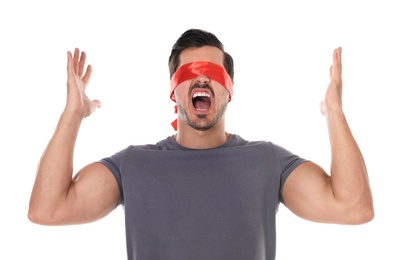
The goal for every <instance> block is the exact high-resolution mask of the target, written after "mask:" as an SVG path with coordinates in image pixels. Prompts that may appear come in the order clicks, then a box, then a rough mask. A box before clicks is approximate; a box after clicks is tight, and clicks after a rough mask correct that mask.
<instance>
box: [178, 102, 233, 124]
mask: <svg viewBox="0 0 400 260" xmlns="http://www.w3.org/2000/svg"><path fill="white" fill-rule="evenodd" d="M227 106H228V102H226V103H224V104H223V105H221V106H220V107H219V108H218V111H217V115H216V117H215V118H214V119H213V120H207V119H206V118H207V115H196V117H197V118H196V119H193V120H192V119H190V118H189V116H188V114H187V111H186V110H185V109H184V108H183V107H182V106H181V105H178V110H179V113H181V116H182V117H183V120H184V121H185V123H186V124H188V125H189V126H190V127H191V128H193V129H195V130H198V131H207V130H209V129H211V128H213V127H214V126H215V125H216V124H218V122H219V121H221V118H222V117H223V116H224V115H225V111H226V108H227Z"/></svg>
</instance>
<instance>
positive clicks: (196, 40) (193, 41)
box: [168, 29, 234, 80]
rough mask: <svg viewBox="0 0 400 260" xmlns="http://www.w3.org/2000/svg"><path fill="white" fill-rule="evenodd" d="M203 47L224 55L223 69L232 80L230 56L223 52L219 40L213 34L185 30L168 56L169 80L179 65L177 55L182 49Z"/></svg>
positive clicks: (232, 71)
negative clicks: (219, 51) (217, 49)
mask: <svg viewBox="0 0 400 260" xmlns="http://www.w3.org/2000/svg"><path fill="white" fill-rule="evenodd" d="M203 46H213V47H217V48H219V49H220V50H221V51H222V52H223V53H224V68H225V70H226V72H227V73H228V74H229V76H231V79H232V80H233V74H234V70H233V59H232V56H231V55H230V54H229V53H227V52H225V51H224V45H223V44H222V43H221V42H220V40H218V38H217V37H216V36H215V35H214V34H212V33H210V32H207V31H204V30H199V29H189V30H187V31H186V32H184V33H183V34H182V35H181V36H180V37H179V39H178V40H177V41H176V43H175V44H174V46H173V47H172V50H171V55H170V56H169V61H168V65H169V76H170V78H172V75H173V74H174V73H175V71H176V70H177V69H178V67H179V65H180V64H179V55H180V54H181V52H182V51H183V50H184V49H187V48H193V47H203Z"/></svg>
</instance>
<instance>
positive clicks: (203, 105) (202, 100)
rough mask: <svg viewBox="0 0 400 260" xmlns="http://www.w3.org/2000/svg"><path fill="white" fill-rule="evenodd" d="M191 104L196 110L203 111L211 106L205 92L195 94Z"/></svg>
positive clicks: (208, 95)
mask: <svg viewBox="0 0 400 260" xmlns="http://www.w3.org/2000/svg"><path fill="white" fill-rule="evenodd" d="M192 103H193V106H194V107H195V108H196V110H199V111H205V110H207V109H208V108H210V106H211V97H210V94H209V93H207V92H195V93H194V94H193V96H192Z"/></svg>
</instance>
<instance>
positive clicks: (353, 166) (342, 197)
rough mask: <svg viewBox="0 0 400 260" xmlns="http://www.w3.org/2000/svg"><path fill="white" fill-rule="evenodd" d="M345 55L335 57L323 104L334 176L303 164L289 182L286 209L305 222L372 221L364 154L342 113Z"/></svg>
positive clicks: (337, 51) (285, 194)
mask: <svg viewBox="0 0 400 260" xmlns="http://www.w3.org/2000/svg"><path fill="white" fill-rule="evenodd" d="M341 52H342V50H341V48H338V49H335V51H334V53H333V65H332V66H331V69H330V77H331V82H330V84H329V86H328V88H327V91H326V95H325V99H324V101H323V102H322V103H321V112H322V114H324V115H325V117H326V121H327V126H328V132H329V140H330V145H331V169H330V175H328V174H327V173H326V172H325V171H324V170H323V169H322V168H321V167H319V166H318V165H316V164H315V163H312V162H306V163H303V164H302V165H300V166H299V167H298V168H297V169H296V170H295V171H294V172H293V173H292V174H291V175H290V176H289V178H288V179H287V181H286V183H285V186H284V189H283V194H284V195H283V196H284V199H285V204H286V206H287V207H288V208H289V209H290V210H291V211H293V212H294V213H295V214H297V215H298V216H300V217H303V218H305V219H308V220H311V221H316V222H326V223H338V224H361V223H365V222H368V221H370V220H372V218H373V216H374V209H373V200H372V193H371V189H370V185H369V180H368V172H367V168H366V166H365V162H364V159H363V156H362V153H361V151H360V149H359V147H358V145H357V143H356V141H355V139H354V137H353V135H352V133H351V130H350V127H349V125H348V123H347V120H346V117H345V114H344V112H343V110H342V64H341Z"/></svg>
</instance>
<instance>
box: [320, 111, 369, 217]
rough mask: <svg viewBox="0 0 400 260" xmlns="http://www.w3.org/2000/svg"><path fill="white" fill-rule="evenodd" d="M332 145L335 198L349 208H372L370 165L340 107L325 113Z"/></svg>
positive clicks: (332, 180) (332, 176)
mask: <svg viewBox="0 0 400 260" xmlns="http://www.w3.org/2000/svg"><path fill="white" fill-rule="evenodd" d="M325 116H326V120H327V124H328V131H329V138H330V144H331V155H332V161H331V182H332V189H333V195H334V197H335V199H336V200H337V201H338V202H339V203H340V205H343V206H344V207H345V208H346V209H348V210H351V209H356V210H357V211H359V210H372V195H371V190H370V185H369V180H368V172H367V168H366V165H365V162H364V159H363V156H362V153H361V151H360V149H359V146H358V145H357V142H356V140H355V139H354V137H353V135H352V133H351V130H350V127H349V125H348V123H347V120H346V117H345V115H344V113H343V111H342V110H341V109H338V110H337V111H333V112H329V113H327V114H326V115H325Z"/></svg>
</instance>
